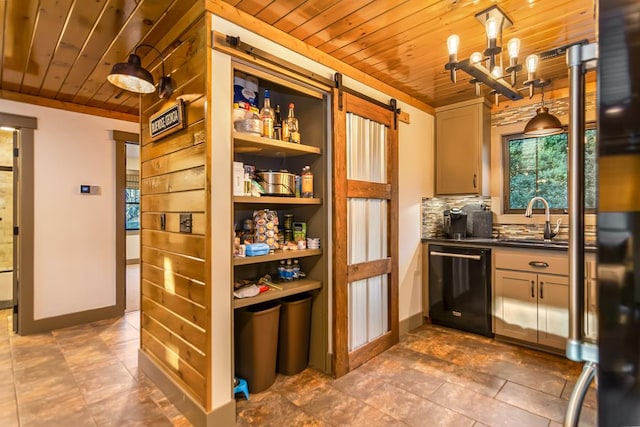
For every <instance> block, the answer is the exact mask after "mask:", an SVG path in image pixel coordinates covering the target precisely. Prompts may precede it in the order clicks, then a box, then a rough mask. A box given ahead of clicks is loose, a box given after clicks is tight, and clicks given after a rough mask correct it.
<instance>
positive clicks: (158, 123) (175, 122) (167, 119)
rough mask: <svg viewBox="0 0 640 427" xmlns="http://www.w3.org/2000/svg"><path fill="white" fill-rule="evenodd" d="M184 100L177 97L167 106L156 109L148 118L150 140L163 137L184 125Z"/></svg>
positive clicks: (185, 123)
mask: <svg viewBox="0 0 640 427" xmlns="http://www.w3.org/2000/svg"><path fill="white" fill-rule="evenodd" d="M186 125H187V121H186V120H185V117H184V102H183V101H182V100H181V99H179V100H178V101H177V102H176V103H175V104H173V105H171V106H170V107H169V108H165V109H164V110H161V111H158V112H157V113H155V114H154V115H152V116H151V117H150V118H149V134H150V136H151V140H152V141H156V140H158V139H160V138H164V137H165V136H167V135H171V134H172V133H175V132H177V131H179V130H182V129H184V128H185V127H186Z"/></svg>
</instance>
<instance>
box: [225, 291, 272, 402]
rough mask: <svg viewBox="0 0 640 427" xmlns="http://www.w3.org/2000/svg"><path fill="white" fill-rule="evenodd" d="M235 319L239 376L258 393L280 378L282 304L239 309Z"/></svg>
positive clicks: (236, 358)
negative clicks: (277, 359) (278, 360)
mask: <svg viewBox="0 0 640 427" xmlns="http://www.w3.org/2000/svg"><path fill="white" fill-rule="evenodd" d="M239 311H240V312H239V313H236V318H235V342H236V347H235V364H236V369H235V371H236V376H237V377H239V378H244V379H245V380H247V385H248V386H249V391H250V392H251V393H258V392H261V391H263V390H266V389H267V388H269V387H271V385H272V384H273V383H274V381H275V380H276V357H277V351H278V323H279V320H280V303H278V302H272V303H264V304H257V305H254V306H251V307H248V308H246V309H244V310H239Z"/></svg>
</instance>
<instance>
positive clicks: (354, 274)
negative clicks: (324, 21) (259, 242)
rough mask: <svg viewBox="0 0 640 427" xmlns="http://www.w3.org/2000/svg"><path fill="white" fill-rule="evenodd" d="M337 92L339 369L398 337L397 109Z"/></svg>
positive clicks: (336, 340)
mask: <svg viewBox="0 0 640 427" xmlns="http://www.w3.org/2000/svg"><path fill="white" fill-rule="evenodd" d="M342 96H343V99H342V109H340V108H339V98H338V94H337V92H336V93H334V96H333V99H334V124H335V126H334V131H335V134H334V138H333V139H334V149H333V156H334V157H333V162H334V179H333V185H334V188H333V197H334V205H333V206H334V212H333V220H334V222H333V243H334V259H333V268H334V290H333V297H334V300H333V308H334V310H333V315H334V323H333V324H334V331H333V334H334V366H333V368H334V373H335V375H336V376H337V377H339V376H342V375H344V374H346V373H347V372H349V371H350V370H351V369H354V368H356V367H357V366H359V365H361V364H362V363H364V362H366V361H367V360H368V359H370V358H371V357H373V356H375V355H376V354H379V353H381V352H382V351H384V350H386V349H388V348H389V347H391V346H392V345H394V344H395V343H397V342H398V148H397V141H398V137H397V135H398V132H397V129H396V128H395V126H394V116H393V113H392V112H391V111H390V110H388V109H385V108H382V107H380V106H378V105H375V104H372V103H370V102H367V101H365V100H363V99H360V98H358V97H356V96H353V95H350V94H343V95H342Z"/></svg>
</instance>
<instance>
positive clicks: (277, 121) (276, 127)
mask: <svg viewBox="0 0 640 427" xmlns="http://www.w3.org/2000/svg"><path fill="white" fill-rule="evenodd" d="M273 139H282V117H281V116H280V104H277V105H276V108H275V112H274V119H273Z"/></svg>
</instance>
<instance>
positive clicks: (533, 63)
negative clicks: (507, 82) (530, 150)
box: [523, 55, 564, 136]
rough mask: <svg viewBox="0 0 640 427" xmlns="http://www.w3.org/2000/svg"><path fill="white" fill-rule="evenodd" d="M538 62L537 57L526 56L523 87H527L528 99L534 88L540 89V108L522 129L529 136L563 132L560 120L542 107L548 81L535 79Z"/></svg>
mask: <svg viewBox="0 0 640 427" xmlns="http://www.w3.org/2000/svg"><path fill="white" fill-rule="evenodd" d="M539 62H540V58H539V57H538V55H529V56H527V59H526V64H527V81H526V82H524V85H525V86H528V87H529V98H532V97H533V90H534V88H536V87H539V88H540V94H541V97H542V98H541V102H540V107H538V108H537V109H536V115H535V116H534V117H533V118H532V119H531V120H529V122H528V123H527V125H526V126H525V127H524V132H523V134H524V135H529V136H547V135H554V134H557V133H561V132H563V131H564V129H563V128H562V124H561V123H560V120H558V118H557V117H556V116H554V115H553V114H549V109H548V108H547V107H545V106H544V87H545V86H546V85H548V84H549V81H548V80H544V79H537V78H536V69H537V68H538V63H539Z"/></svg>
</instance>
